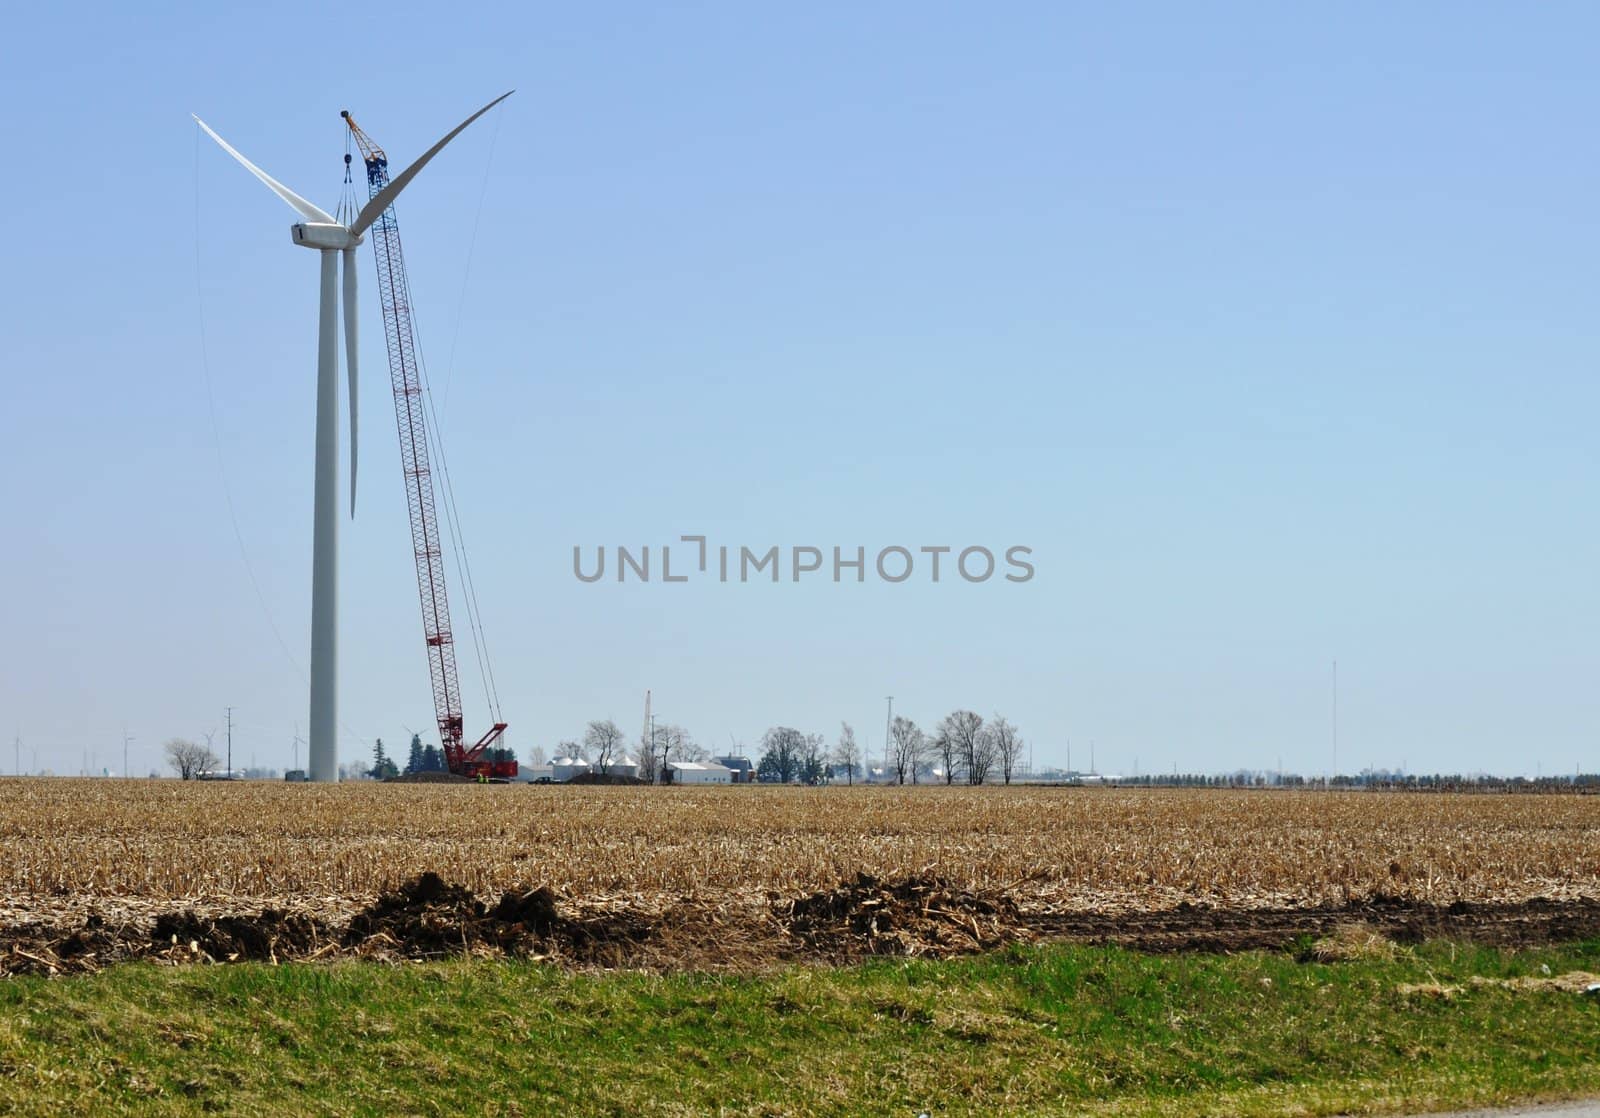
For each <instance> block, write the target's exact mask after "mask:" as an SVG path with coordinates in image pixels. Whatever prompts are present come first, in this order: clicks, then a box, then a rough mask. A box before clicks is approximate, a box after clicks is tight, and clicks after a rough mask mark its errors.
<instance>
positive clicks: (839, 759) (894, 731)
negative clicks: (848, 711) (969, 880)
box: [756, 710, 1023, 784]
mask: <svg viewBox="0 0 1600 1118" xmlns="http://www.w3.org/2000/svg"><path fill="white" fill-rule="evenodd" d="M1022 751H1023V740H1022V736H1021V735H1020V734H1019V733H1017V728H1016V727H1015V726H1013V725H1012V724H1011V723H1010V722H1009V721H1008V720H1007V719H1006V718H1005V717H1004V716H1003V715H999V714H996V715H995V716H994V717H993V718H991V719H990V720H988V721H987V722H985V721H984V719H983V717H982V716H981V715H979V714H977V713H975V712H973V711H970V710H957V711H952V712H951V713H950V714H947V715H945V717H944V718H943V719H941V720H940V721H939V724H938V725H937V726H936V727H935V728H934V730H933V732H932V733H931V734H929V733H924V732H923V730H922V729H921V727H919V726H918V725H917V724H916V723H915V722H913V721H912V720H911V719H909V718H904V717H901V718H896V719H895V720H894V721H893V722H892V723H891V724H890V728H889V745H888V749H887V750H886V751H885V753H886V755H885V758H884V766H885V776H887V777H889V778H891V779H892V780H893V781H894V782H895V783H896V784H917V783H920V782H921V780H922V778H923V777H924V776H926V777H927V778H929V779H931V780H935V781H937V780H942V781H943V782H944V783H946V784H958V783H959V784H986V783H989V782H991V781H993V780H996V779H999V780H1000V781H1001V782H1003V783H1005V784H1010V783H1011V779H1012V777H1014V776H1015V775H1016V773H1017V766H1018V763H1019V762H1020V761H1021V759H1022ZM867 760H868V759H867V758H866V757H865V756H864V754H863V752H862V749H861V747H860V745H859V744H858V743H857V742H856V733H855V729H854V728H853V727H852V726H851V725H850V723H848V722H842V723H840V726H839V737H838V740H837V741H836V742H835V743H834V745H833V746H832V748H831V749H830V748H829V746H828V745H827V743H826V741H825V740H824V738H823V736H822V735H821V734H807V733H802V732H801V731H799V730H796V729H794V728H793V727H790V726H774V727H773V728H772V729H770V730H768V731H767V732H766V733H765V734H763V735H762V737H761V760H760V761H759V762H758V763H757V765H756V775H757V777H758V778H760V779H762V780H770V781H776V782H778V783H781V784H790V783H801V784H821V783H825V782H827V781H828V780H831V779H833V778H834V777H835V775H836V774H837V775H842V776H843V777H844V779H845V780H846V782H848V783H854V782H855V779H856V778H857V777H858V776H865V775H866V772H867Z"/></svg>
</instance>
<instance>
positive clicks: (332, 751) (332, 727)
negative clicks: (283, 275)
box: [194, 92, 511, 782]
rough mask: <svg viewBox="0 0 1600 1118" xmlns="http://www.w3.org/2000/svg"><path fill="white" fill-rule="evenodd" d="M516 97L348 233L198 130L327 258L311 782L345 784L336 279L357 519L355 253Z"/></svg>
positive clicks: (412, 172)
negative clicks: (410, 191) (281, 204)
mask: <svg viewBox="0 0 1600 1118" xmlns="http://www.w3.org/2000/svg"><path fill="white" fill-rule="evenodd" d="M510 96H511V93H510V92H506V93H502V94H501V95H500V96H499V97H496V98H495V99H494V100H493V101H490V102H489V103H488V104H487V105H485V106H484V107H483V108H481V109H479V110H478V111H477V112H475V113H473V114H472V115H471V116H469V117H468V118H467V119H466V120H464V121H462V122H461V123H460V124H458V125H456V126H455V128H453V129H451V130H450V132H448V133H447V134H446V135H445V137H444V139H442V140H440V141H439V142H438V143H436V144H434V145H433V146H432V147H431V148H429V149H428V150H427V151H425V152H423V153H422V155H421V156H420V157H419V158H418V159H417V161H416V162H415V163H413V164H411V166H409V167H407V168H406V169H405V170H404V171H401V172H400V173H399V174H398V175H396V176H395V177H394V179H393V180H391V181H390V183H389V185H388V186H387V187H385V188H384V189H383V190H382V191H380V192H379V193H378V194H377V195H375V196H374V197H373V198H372V199H371V200H370V201H368V202H367V204H366V205H365V206H363V207H362V208H361V211H360V212H359V213H358V214H356V219H355V220H354V221H352V222H351V223H350V224H349V225H344V224H341V223H340V222H339V221H338V220H337V219H335V218H334V217H333V216H332V215H331V214H329V213H327V212H326V211H325V210H320V209H318V208H317V207H316V206H313V205H312V204H311V203H310V202H307V201H306V200H305V199H304V198H302V197H300V195H298V194H296V193H295V192H294V191H292V190H290V189H289V188H288V187H287V186H284V185H283V184H282V183H281V182H279V181H278V180H277V179H275V178H273V177H272V176H271V175H269V174H267V173H266V172H265V171H263V170H262V169H261V168H260V167H257V166H256V165H255V164H254V163H252V162H250V161H249V160H248V159H246V158H245V157H244V156H242V155H240V154H239V153H238V152H237V151H235V150H234V149H233V147H232V146H230V145H229V143H228V142H227V141H226V140H224V139H223V138H222V137H221V136H219V135H217V134H216V133H215V132H213V131H212V130H211V128H210V127H209V126H208V125H207V124H206V122H205V121H203V120H201V119H200V118H199V117H198V116H197V117H195V118H194V119H195V123H196V124H198V125H199V126H200V127H201V128H204V129H205V132H206V135H208V136H210V137H211V138H212V139H213V140H215V141H217V143H218V144H220V145H221V146H222V150H223V151H225V152H227V153H228V154H229V155H231V156H233V157H234V158H235V159H236V160H238V161H239V163H240V164H241V165H243V167H244V169H245V170H247V171H249V172H250V173H251V174H252V175H254V176H255V177H256V178H258V179H260V180H261V181H262V182H263V183H265V184H266V186H267V188H268V189H269V190H271V191H272V192H273V193H274V194H276V195H277V196H278V197H279V198H282V199H283V200H284V201H285V202H287V203H288V204H289V206H290V207H291V208H292V209H294V210H295V212H297V213H298V214H300V216H301V217H303V218H304V219H305V220H304V221H300V222H296V223H295V224H294V225H291V226H290V227H289V233H290V235H291V237H293V239H294V243H295V244H297V245H302V246H304V247H305V248H314V249H316V250H317V251H318V252H320V253H321V254H322V300H321V305H320V309H319V312H318V318H317V444H316V446H317V450H316V468H315V478H316V480H315V483H314V489H313V493H314V498H313V513H312V533H311V727H310V734H311V742H310V745H311V748H310V768H311V771H310V777H311V779H312V780H318V781H330V782H331V781H336V780H338V779H339V745H338V740H337V738H336V737H335V732H336V730H337V728H338V725H339V696H338V674H339V649H338V592H339V581H338V567H339V513H338V500H339V427H338V419H339V389H338V377H339V351H338V325H337V323H336V321H335V320H336V318H337V317H338V304H337V301H336V297H335V291H334V288H335V276H334V273H335V271H336V270H337V269H338V257H339V255H340V254H341V253H342V254H343V255H344V348H345V363H346V365H347V366H348V374H349V388H348V391H349V394H350V515H351V516H352V517H353V516H355V512H356V344H357V330H356V267H355V258H356V246H357V245H359V244H361V240H362V234H363V233H365V232H366V231H367V228H368V227H369V226H370V225H371V224H372V223H373V222H374V221H376V220H378V218H379V216H380V215H382V213H383V211H384V210H386V209H388V208H389V205H390V204H391V203H392V202H393V201H394V200H395V196H396V195H398V194H399V193H400V192H401V191H402V190H404V189H405V188H406V186H407V184H408V183H410V182H411V180H412V179H413V178H415V177H416V174H417V172H418V171H420V170H422V168H423V167H425V166H427V164H428V161H429V160H430V159H432V158H433V157H434V156H435V155H438V154H439V151H440V149H442V148H443V147H444V146H445V145H446V144H448V143H449V142H450V141H451V140H453V139H455V138H456V136H457V135H458V134H459V133H460V132H461V131H462V130H463V129H464V128H466V127H467V125H469V124H471V123H472V122H473V121H475V120H477V119H478V118H479V117H480V116H482V115H483V114H484V113H486V112H488V111H489V110H490V109H492V108H494V107H495V106H496V105H498V104H499V103H500V102H501V101H504V100H505V99H506V98H507V97H510Z"/></svg>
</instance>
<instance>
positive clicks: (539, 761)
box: [528, 745, 550, 769]
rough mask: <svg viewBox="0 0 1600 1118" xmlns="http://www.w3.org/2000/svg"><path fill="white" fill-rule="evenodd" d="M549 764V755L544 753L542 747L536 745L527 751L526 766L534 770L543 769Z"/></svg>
mask: <svg viewBox="0 0 1600 1118" xmlns="http://www.w3.org/2000/svg"><path fill="white" fill-rule="evenodd" d="M549 763H550V755H549V754H548V753H546V752H545V751H544V746H542V745H536V746H534V747H533V748H532V749H530V750H528V764H530V765H532V766H533V767H534V768H536V769H538V768H543V767H544V766H545V765H548V764H549Z"/></svg>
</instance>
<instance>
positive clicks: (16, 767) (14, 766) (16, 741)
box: [11, 734, 22, 776]
mask: <svg viewBox="0 0 1600 1118" xmlns="http://www.w3.org/2000/svg"><path fill="white" fill-rule="evenodd" d="M11 748H12V750H14V751H15V754H16V756H15V757H14V758H13V759H12V761H11V771H12V772H14V773H16V774H17V775H18V776H21V775H22V735H21V734H18V735H17V736H16V737H14V738H12V739H11Z"/></svg>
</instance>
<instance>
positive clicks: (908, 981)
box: [0, 941, 1600, 1118]
mask: <svg viewBox="0 0 1600 1118" xmlns="http://www.w3.org/2000/svg"><path fill="white" fill-rule="evenodd" d="M1305 946H1306V948H1307V949H1306V950H1303V951H1300V952H1298V953H1288V954H1269V953H1250V954H1243V955H1236V956H1210V955H1183V956H1165V957H1162V956H1147V955H1140V954H1136V953H1132V952H1127V951H1122V950H1118V949H1114V948H1086V947H1062V946H1053V947H1040V948H1028V949H1017V950H1010V951H1006V952H1003V953H999V954H995V955H991V956H985V957H980V958H973V959H965V960H959V961H954V962H944V963H929V962H915V961H910V962H908V961H882V962H876V963H872V964H869V965H866V966H862V967H857V968H851V969H844V970H826V969H796V970H792V971H785V972H781V973H778V974H772V975H758V976H742V977H732V976H725V975H702V974H683V975H674V976H655V975H644V974H632V973H617V974H572V973H568V972H564V971H561V970H557V969H553V968H549V967H546V966H543V965H540V964H537V963H526V962H511V961H460V962H452V963H441V964H428V965H413V966H395V967H391V966H378V965H371V964H359V963H341V964H333V965H317V964H299V965H291V966H282V967H269V966H262V965H235V966H219V967H189V968H161V967H156V966H152V965H146V964H135V965H128V966H123V967H117V968H113V969H111V970H108V971H105V972H103V973H100V974H96V975H89V976H81V977H73V978H66V979H56V980H47V979H13V980H10V981H6V982H0V1113H6V1114H12V1113H14V1114H18V1115H45V1114H51V1115H53V1114H61V1113H71V1112H79V1113H83V1112H93V1113H127V1114H147V1113H148V1114H199V1113H228V1114H242V1115H254V1114H280V1113H295V1114H329V1115H334V1114H338V1115H343V1114H352V1115H355V1114H372V1115H380V1114H381V1115H388V1114H440V1115H443V1114H459V1113H470V1114H505V1115H513V1114H522V1115H535V1114H559V1115H562V1118H581V1116H586V1115H624V1114H626V1115H634V1114H661V1115H674V1114H725V1115H780V1114H796V1115H799V1114H808V1115H809V1114H819V1115H846V1114H875V1115H895V1114H900V1115H906V1116H908V1118H909V1116H911V1115H915V1114H917V1113H919V1112H921V1111H928V1112H929V1113H931V1114H934V1115H956V1114H1000V1113H1005V1114H1076V1113H1093V1114H1116V1115H1163V1116H1167V1115H1173V1116H1183V1115H1206V1114H1214V1115H1240V1116H1249V1115H1266V1114H1306V1115H1312V1114H1333V1113H1392V1112H1396V1111H1403V1110H1408V1109H1418V1110H1421V1109H1427V1108H1433V1107H1439V1106H1445V1105H1477V1104H1485V1103H1494V1102H1503V1101H1507V1100H1511V1099H1522V1098H1532V1097H1541V1096H1558V1095H1582V1094H1594V1093H1600V1061H1597V1060H1596V1053H1597V1052H1600V998H1597V997H1594V996H1584V995H1581V994H1573V993H1563V992H1558V991H1554V990H1543V989H1529V988H1526V987H1523V986H1517V985H1508V984H1500V983H1492V982H1491V983H1482V982H1480V983H1477V984H1473V983H1472V982H1471V979H1472V978H1473V977H1474V976H1477V977H1480V978H1490V979H1502V978H1516V977H1523V976H1540V975H1542V974H1544V973H1545V972H1544V971H1543V970H1542V968H1543V967H1548V968H1549V971H1550V973H1551V974H1553V975H1560V974H1564V973H1567V972H1571V971H1579V970H1583V971H1596V970H1600V941H1593V942H1587V943H1582V944H1576V945H1571V946H1566V947H1559V948H1552V949H1545V950H1529V951H1521V952H1505V951H1497V950H1490V949H1480V948H1474V947H1462V946H1454V945H1449V944H1431V945H1425V946H1422V947H1418V948H1408V949H1402V950H1401V951H1399V952H1398V953H1396V954H1395V955H1394V956H1393V957H1383V955H1382V953H1376V954H1371V955H1362V954H1360V953H1357V954H1356V956H1355V957H1352V958H1349V959H1346V960H1344V961H1339V962H1332V963H1322V962H1317V961H1314V960H1315V959H1316V954H1315V952H1313V951H1312V950H1310V945H1309V944H1308V945H1305ZM1301 959H1305V960H1311V961H1304V962H1302V961H1299V960H1301ZM1402 987H1404V988H1406V989H1408V990H1412V991H1413V992H1409V993H1407V992H1402ZM1456 988H1459V989H1456ZM1415 991H1422V992H1420V993H1419V992H1415ZM1430 991H1432V992H1430Z"/></svg>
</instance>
